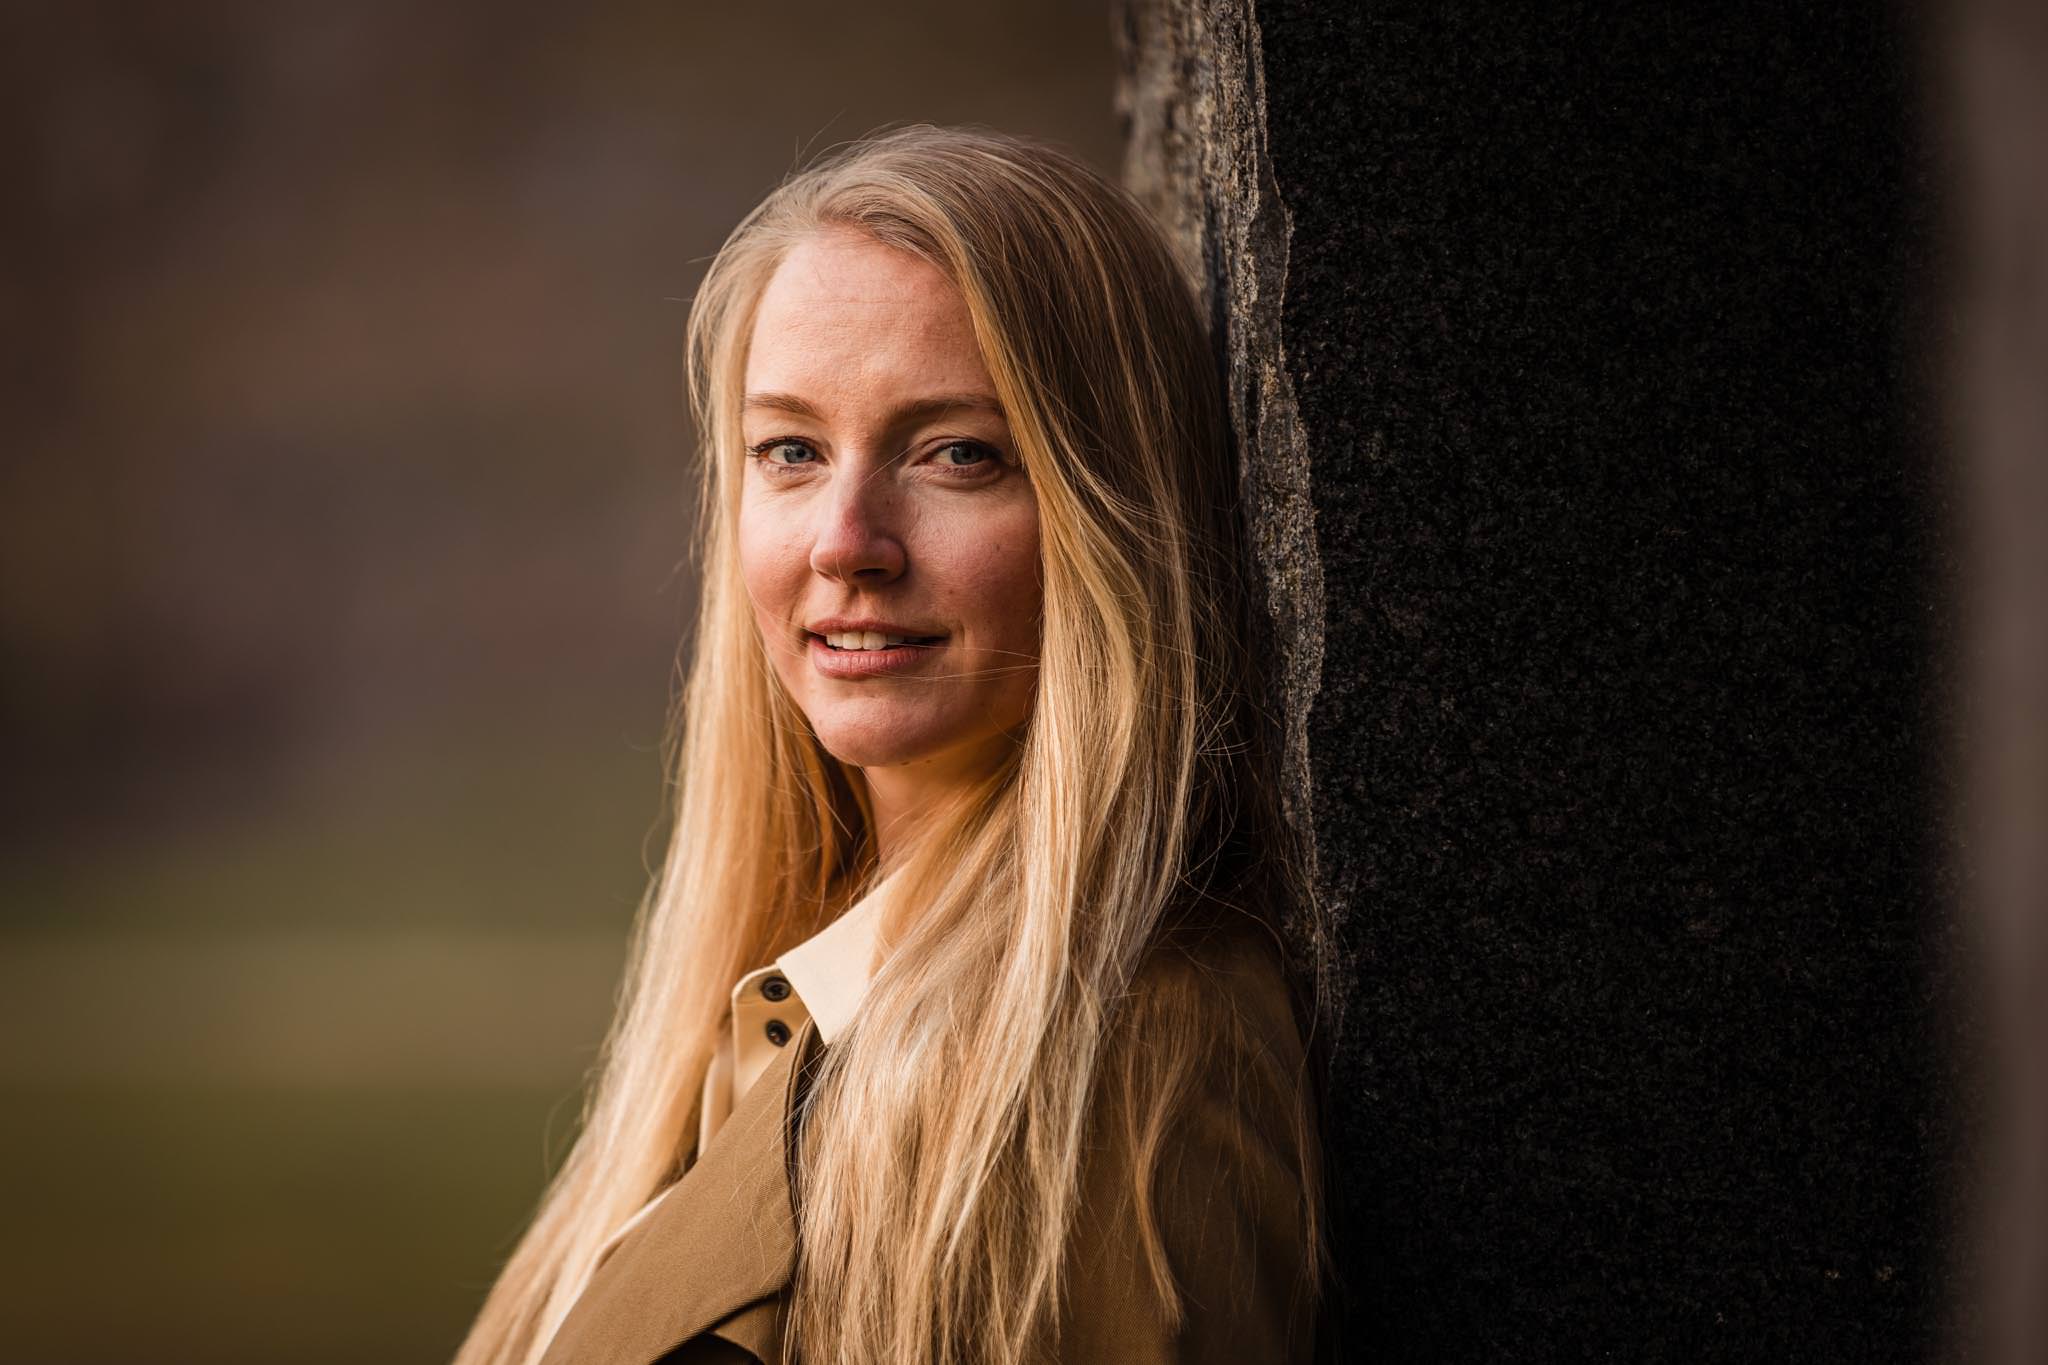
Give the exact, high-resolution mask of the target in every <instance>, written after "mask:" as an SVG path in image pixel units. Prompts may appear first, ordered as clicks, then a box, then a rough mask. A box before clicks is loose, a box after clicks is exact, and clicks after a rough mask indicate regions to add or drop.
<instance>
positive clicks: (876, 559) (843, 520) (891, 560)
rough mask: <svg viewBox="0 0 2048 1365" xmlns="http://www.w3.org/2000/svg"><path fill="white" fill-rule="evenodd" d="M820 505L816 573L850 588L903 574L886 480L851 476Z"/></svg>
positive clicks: (813, 565) (813, 560)
mask: <svg viewBox="0 0 2048 1365" xmlns="http://www.w3.org/2000/svg"><path fill="white" fill-rule="evenodd" d="M833 484H834V487H833V488H832V489H831V491H830V492H828V493H827V494H826V496H825V497H824V498H822V499H820V500H819V503H818V504H817V508H816V510H817V517H818V521H817V527H816V531H815V534H814V535H813V536H812V539H811V568H812V570H814V571H815V572H817V573H820V574H823V575H824V576H825V577H827V578H836V579H839V580H841V581H842V582H845V583H849V584H872V583H887V582H890V581H892V580H893V579H895V578H897V577H899V576H900V575H901V574H902V573H903V567H904V553H903V542H902V540H900V539H899V538H898V537H897V534H896V530H895V526H894V520H895V509H894V507H893V503H894V499H893V498H892V497H891V496H890V494H891V489H890V488H889V481H888V479H887V478H886V477H874V476H872V475H871V474H866V473H862V474H849V475H848V476H846V477H842V478H838V479H834V480H833Z"/></svg>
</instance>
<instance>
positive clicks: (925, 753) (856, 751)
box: [811, 717, 967, 768]
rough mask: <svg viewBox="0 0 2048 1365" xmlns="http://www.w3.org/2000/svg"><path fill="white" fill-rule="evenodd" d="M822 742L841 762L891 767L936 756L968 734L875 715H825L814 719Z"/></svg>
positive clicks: (854, 764) (866, 766)
mask: <svg viewBox="0 0 2048 1365" xmlns="http://www.w3.org/2000/svg"><path fill="white" fill-rule="evenodd" d="M811 729H812V731H813V732H814V733H816V735H817V736H818V743H820V744H822V745H824V746H825V752H826V753H828V754H830V755H832V757H834V758H836V759H838V760H839V761H840V762H841V763H851V764H852V765H853V766H854V767H856V768H891V767H899V766H902V765H904V764H909V763H916V762H919V761H921V760H924V759H929V758H936V757H937V756H938V755H940V754H942V753H944V752H945V751H946V750H947V749H950V748H952V747H953V745H954V744H957V743H959V742H960V741H961V740H962V739H965V738H967V736H964V735H952V736H948V735H946V734H944V733H936V734H935V733H933V732H932V729H931V727H928V726H924V725H917V724H909V723H903V722H898V723H894V724H892V723H890V722H888V721H886V720H877V719H875V718H861V719H858V720H856V719H852V718H846V719H836V718H832V717H821V718H819V719H815V720H813V721H812V722H811Z"/></svg>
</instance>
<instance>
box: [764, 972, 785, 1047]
mask: <svg viewBox="0 0 2048 1365" xmlns="http://www.w3.org/2000/svg"><path fill="white" fill-rule="evenodd" d="M783 989H784V990H787V989H789V988H788V987H787V986H785V987H783ZM768 1041H769V1042H771V1043H773V1044H775V1046H777V1047H781V1046H782V1045H783V1044H784V1043H786V1042H788V1041H789V1025H787V1024H785V1023H783V1022H782V1021H781V1020H780V1019H770V1020H769V1021H768Z"/></svg>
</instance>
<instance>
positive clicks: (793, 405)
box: [744, 393, 1003, 425]
mask: <svg viewBox="0 0 2048 1365" xmlns="http://www.w3.org/2000/svg"><path fill="white" fill-rule="evenodd" d="M744 407H745V408H746V410H747V411H749V412H754V411H757V410H758V411H766V412H786V413H789V414H791V415H792V416H795V417H808V418H810V419H811V420H812V421H815V422H822V421H824V420H825V415H824V414H823V413H821V412H819V411H818V409H817V408H816V407H815V406H814V405H812V404H811V403H809V402H806V401H805V400H804V399H802V398H799V397H797V396H796V395H795V394H793V393H750V394H748V395H747V396H746V402H745V404H744ZM962 408H966V409H969V410H971V411H975V412H986V413H991V414H993V415H995V416H997V417H1001V416H1002V415H1003V405H1002V404H1001V403H999V402H997V401H996V400H995V399H994V398H992V397H990V396H989V395H988V394H985V393H940V394H933V395H932V396H931V397H929V398H919V399H914V400H913V401H911V402H908V403H905V404H904V405H903V406H902V407H900V408H898V409H896V411H895V412H894V413H893V414H891V420H892V421H893V422H895V423H897V424H899V425H900V424H903V423H908V422H917V421H922V420H923V419H925V418H927V417H937V416H939V415H940V414H942V413H947V412H957V411H959V410H960V409H962Z"/></svg>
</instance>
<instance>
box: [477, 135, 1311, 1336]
mask: <svg viewBox="0 0 2048 1365" xmlns="http://www.w3.org/2000/svg"><path fill="white" fill-rule="evenodd" d="M690 375H691V399H692V403H693V406H694V408H695V410H696V414H697V417H698V424H699V430H700V431H701V433H702V447H703V466H704V468H703V515H702V521H701V525H702V527H703V542H702V582H703V604H702V610H701V617H700V620H699V625H698V628H697V633H696V637H695V642H694V650H695V653H694V661H693V664H692V667H691V670H690V674H689V679H688V683H687V686H686V690H685V692H684V696H683V702H682V723H681V727H680V729H681V742H680V746H679V753H678V757H677V790H678V801H679V804H678V807H677V811H676V818H675V821H674V835H673V840H672V843H671V845H670V848H669V851H668V855H667V857H666V860H665V862H664V864H663V866H662V868H661V870H660V874H659V876H658V878H657V880H656V883H655V885H654V886H653V888H652V890H651V891H650V893H649V896H648V899H647V902H646V905H645V906H644V907H643V913H642V917H641V921H640V925H639V930H638V933H637V934H636V938H635V942H634V945H633V950H632V963H631V966H630V969H629V977H628V983H627V989H626V991H625V992H624V994H623V996H622V998H621V1004H620V1007H619V1012H618V1016H617V1019H616V1021H615V1023H614V1026H613V1029H612V1032H611V1035H610V1037H609V1039H608V1042H607V1047H606V1053H605V1059H604V1063H603V1067H602V1070H601V1074H600V1075H599V1077H598V1079H597V1082H596V1085H595V1089H594V1093H593V1095H592V1097H591V1100H590V1102H589V1105H588V1107H587V1110H586V1114H585V1120H584V1124H583V1127H582V1130H581V1134H580V1136H579V1138H578V1140H577V1142H576V1145H575V1147H574V1149H573V1150H572V1151H571V1152H570V1154H569V1156H568V1158H567V1160H566V1162H565V1163H564V1165H563V1166H562V1169H561V1170H560V1172H559V1173H558V1175H557V1176H556V1178H555V1180H554V1182H553V1184H552V1185H551V1186H550V1188H549V1190H548V1192H547V1194H546V1196H545V1198H544V1199H543V1201H542V1203H541V1206H540V1210H539V1213H538V1215H537V1216H536V1218H535V1219H534V1221H533V1223H532V1225H531V1227H530V1228H529V1229H528V1230H527V1232H526V1234H525V1236H524V1238H523V1240H522V1241H521V1242H520V1243H519V1245H518V1248H517V1249H516V1251H515V1252H514V1254H513V1255H512V1257H511V1259H510V1261H509V1263H508V1264H507V1265H506V1266H505V1268H504V1271H503V1273H502V1275H501V1277H500V1278H499V1280H498V1283H497V1285H496V1287H495V1288H494V1289H493V1290H492V1292H491V1294H490V1296H489V1299H488V1300H487V1301H486V1303H485V1304H484V1307H483V1310H482V1312H481V1314H480V1315H479V1317H478V1319H477V1321H476V1323H475V1326H474V1327H473V1328H472V1330H471V1332H470V1335H469V1338H468V1340H467V1341H466V1342H465V1343H464V1344H463V1346H462V1349H461V1352H460V1354H459V1355H458V1357H457V1360H458V1362H459V1365H532V1363H533V1362H540V1361H545V1362H548V1365H600V1363H603V1365H625V1363H626V1362H631V1363H632V1365H647V1362H653V1361H657V1360H660V1361H669V1362H713V1361H755V1360H758V1361H770V1362H774V1361H798V1360H801V1361H803V1362H806V1365H957V1363H961V1362H992V1363H994V1365H1018V1363H1020V1362H1026V1361H1031V1362H1046V1361H1090V1362H1093V1361H1102V1362H1120V1363H1125V1362H1148V1361H1217V1362H1224V1361H1228V1362H1232V1365H1239V1363H1241V1362H1247V1361H1296V1360H1306V1359H1309V1358H1311V1354H1312V1350H1313V1347H1314V1341H1313V1337H1314V1335H1315V1328H1314V1324H1315V1321H1316V1306H1317V1294H1318V1288H1319V1284H1320V1276H1319V1274H1318V1266H1319V1264H1320V1261H1319V1243H1318V1236H1319V1227H1318V1218H1319V1175H1318V1171H1319V1154H1320V1148H1319V1146H1318V1143H1317V1141H1316V1138H1315V1131H1316V1129H1315V1123H1314V1115H1315V1107H1314V1104H1313V1099H1312V1095H1313V1086H1312V1084H1311V1081H1312V1069H1311V1067H1310V1064H1309V1062H1308V1049H1307V1048H1306V1046H1305V1043H1304V1039H1305V1038H1306V1037H1307V1036H1308V1032H1309V1031H1308V1029H1307V1027H1306V1024H1307V1021H1308V1020H1309V1019H1310V1018H1311V1017H1312V1015H1311V1013H1310V1012H1309V1011H1308V1010H1307V1009H1306V1008H1304V1007H1303V1006H1302V1005H1301V1004H1300V1003H1299V1002H1298V1000H1297V993H1296V992H1294V991H1292V990H1290V988H1289V984H1288V982H1289V978H1288V976H1287V974H1286V972H1285V971H1284V970H1283V966H1282V956H1281V954H1280V952H1279V950H1278V947H1277V944H1278V942H1279V938H1278V934H1277V932H1276V924H1277V921H1278V920H1279V918H1280V917H1281V916H1282V915H1283V914H1284V913H1286V912H1287V910H1288V907H1289V906H1290V905H1294V904H1298V899H1297V895H1298V893H1297V889H1296V888H1297V883H1296V878H1295V876H1294V874H1293V873H1292V872H1291V868H1292V867H1293V861H1292V859H1291V858H1290V857H1289V856H1288V854H1287V844H1286V841H1285V838H1284V831H1283V828H1282V826H1281V823H1280V821H1279V820H1278V819H1277V817H1276V815H1275V812H1274V805H1275V803H1274V801H1273V799H1272V793H1273V780H1272V776H1271V773H1270V771H1269V767H1268V755H1269V754H1270V752H1271V747H1270V745H1269V744H1268V742H1267V738H1266V733H1267V728H1268V727H1267V724H1266V722H1265V719H1264V718H1263V716H1262V715H1261V713H1260V711H1259V710H1258V708H1257V703H1258V701H1259V697H1260V694H1259V691H1258V688H1259V686H1260V684H1259V670H1258V667H1257V664H1258V662H1259V660H1258V657H1257V654H1256V651H1255V650H1254V649H1253V648H1252V647H1251V646H1250V645H1248V643H1247V641H1248V640H1250V639H1252V638H1253V636H1252V635H1251V633H1250V631H1251V617H1250V615H1249V613H1248V610H1247V606H1246V603H1247V594H1246V592H1245V565H1244V562H1243V556H1244V554H1245V551H1244V549H1243V546H1242V543H1241V531H1240V529H1239V527H1238V522H1237V516H1236V512H1235V510H1234V509H1235V502H1236V493H1235V490H1236V476H1235V463H1234V459H1233V456H1232V453H1231V449H1230V445H1229V441H1228V438H1227V434H1226V429H1225V422H1224V416H1223V411H1222V404H1221V398H1220V396H1219V390H1218V384H1217V379H1216V375H1215V366H1214V359H1213V355H1212V352H1211V350H1210V347H1209V343H1208V341H1207V339H1206V337H1205V335H1204V330H1203V326H1202V322H1201V317H1200V314H1199V311H1198V309H1197V305H1196V302H1195V299H1194V296H1193V294H1192V292H1191V290H1190V288H1189V285H1188V283H1187V281H1186V280H1185V279H1184V277H1183V276H1182V274H1181V273H1180V272H1179V270H1178V269H1177V267H1176V265H1175V262H1174V260H1173V258H1172V256H1171V254H1170V252H1169V250H1168V248H1167V246H1166V245H1165V243H1164V241H1163V240H1162V238H1161V236H1160V235H1159V233H1158V231H1157V229H1156V228H1155V227H1154V226H1153V225H1152V224H1151V223H1150V222H1149V221H1148V220H1147V218H1146V217H1145V215H1144V214H1143V212H1142V211H1141V210H1140V209H1139V208H1138V207H1137V206H1136V205H1135V204H1134V202H1133V201H1132V200H1131V199H1130V198H1129V197H1128V196H1126V195H1125V194H1124V193H1123V192H1122V191H1121V190H1119V189H1117V188H1116V187H1115V186H1114V185H1112V184H1110V183H1109V182H1107V181H1106V180H1104V179H1103V178H1102V177H1100V176H1099V175H1097V174H1096V173H1094V172H1092V171H1091V170H1089V169H1087V168H1086V167H1084V166H1083V165H1081V164H1080V163H1078V162H1077V161H1075V160H1073V159H1071V158H1069V157H1067V156H1065V155H1064V154H1061V153H1059V152H1056V151H1054V150H1052V149H1049V148H1046V147H1043V146H1040V145H1037V144H1034V143H1031V142H1027V141H1024V140H1021V139H1016V138H1010V137H1005V136H1001V135H997V134H993V133H986V132H976V131H961V130H948V129H937V128H930V127H913V128H906V129H902V130H898V131H895V132H891V133H888V134H885V135H881V136H877V137H874V138H871V139H868V140H866V141H864V142H861V143H857V144H854V145H852V146H850V147H848V148H845V149H843V150H840V151H838V152H836V153H834V154H832V155H830V156H829V157H827V158H826V159H825V160H823V161H822V162H820V163H819V164H816V165H814V166H812V167H811V168H809V169H807V170H806V171H804V172H802V173H800V174H798V175H796V176H794V177H793V178H791V179H790V180H789V181H787V182H786V183H785V184H783V185H782V186H781V187H780V188H779V189H777V190H776V191H775V192H774V193H773V194H771V195H770V196H769V197H768V199H767V200H766V201H765V202H764V203H762V204H761V205H760V207H758V208H757V209H756V210H755V211H754V212H753V213H751V214H750V215H749V216H748V217H747V218H746V219H745V221H743V222H742V223H741V224H740V225H739V227H738V228H737V229H736V230H735V231H734V232H733V234H732V236H731V237H730V238H729V239H728V241H727V242H726V244H725V246H724V247H723V249H722V250H721V251H720V252H719V253H718V255H717V257H716V259H715V260H714V261H713V263H712V265H711V268H710V271H709V274H708V276H707V278H706V280H705V282H704V285H703V288H702V290H701V291H700V292H699V294H698V296H697V298H696V301H695V304H694V307H693V310H692V313H691V317H690Z"/></svg>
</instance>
